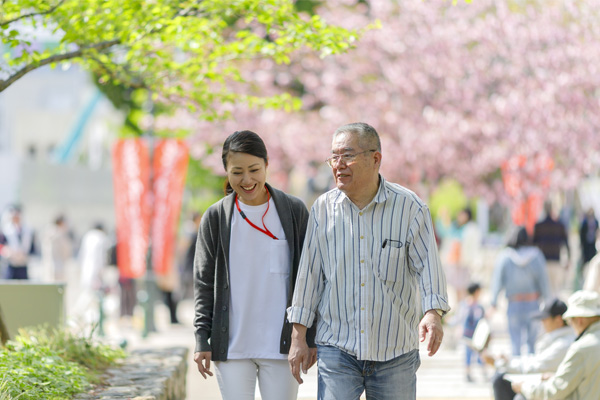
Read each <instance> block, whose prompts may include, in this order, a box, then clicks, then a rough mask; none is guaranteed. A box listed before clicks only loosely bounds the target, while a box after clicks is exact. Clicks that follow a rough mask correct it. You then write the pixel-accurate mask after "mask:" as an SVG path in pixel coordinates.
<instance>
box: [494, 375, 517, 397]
mask: <svg viewBox="0 0 600 400" xmlns="http://www.w3.org/2000/svg"><path fill="white" fill-rule="evenodd" d="M492 382H493V384H492V385H493V388H494V399H495V400H513V399H514V398H515V396H516V393H515V392H514V391H513V390H512V387H511V386H510V382H509V381H507V380H506V379H504V374H503V373H502V374H496V375H494V378H493V379H492Z"/></svg>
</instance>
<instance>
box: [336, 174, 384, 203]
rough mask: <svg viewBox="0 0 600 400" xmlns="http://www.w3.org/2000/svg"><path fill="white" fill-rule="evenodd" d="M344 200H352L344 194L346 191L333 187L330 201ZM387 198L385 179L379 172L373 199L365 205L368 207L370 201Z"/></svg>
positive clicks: (382, 200)
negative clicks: (377, 185) (377, 184)
mask: <svg viewBox="0 0 600 400" xmlns="http://www.w3.org/2000/svg"><path fill="white" fill-rule="evenodd" d="M344 200H348V201H349V202H352V201H351V200H350V199H349V198H348V196H346V193H344V192H342V191H341V190H340V189H337V188H336V189H334V193H333V196H331V200H330V201H331V202H332V203H343V202H344ZM386 200H387V181H386V180H385V178H384V177H383V176H381V174H379V188H378V189H377V193H375V197H373V200H371V202H370V203H369V204H367V206H366V207H365V208H367V207H369V205H370V204H371V203H383V202H384V201H386Z"/></svg>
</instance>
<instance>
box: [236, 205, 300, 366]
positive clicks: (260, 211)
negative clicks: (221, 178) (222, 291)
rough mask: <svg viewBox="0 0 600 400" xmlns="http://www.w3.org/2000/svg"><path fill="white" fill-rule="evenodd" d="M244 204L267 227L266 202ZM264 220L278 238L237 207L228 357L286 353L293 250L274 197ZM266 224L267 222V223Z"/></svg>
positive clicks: (273, 356)
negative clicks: (284, 337)
mask: <svg viewBox="0 0 600 400" xmlns="http://www.w3.org/2000/svg"><path fill="white" fill-rule="evenodd" d="M239 205H240V208H241V209H242V211H243V212H244V214H246V217H247V218H248V219H250V221H252V222H253V223H254V225H256V226H258V227H260V228H263V224H262V217H263V215H264V213H265V211H266V209H267V203H265V204H262V205H260V206H249V205H247V204H244V203H242V202H241V201H240V202H239ZM264 222H265V226H266V227H267V228H268V229H269V231H271V232H272V233H273V234H274V235H275V236H276V237H277V238H278V239H279V240H274V239H272V238H271V237H269V236H267V235H266V234H264V233H262V232H260V231H259V230H257V229H255V228H253V227H252V226H250V224H249V223H248V222H247V221H245V220H244V219H243V218H242V216H241V215H240V213H239V212H238V210H237V207H235V208H234V210H233V218H232V221H231V237H230V240H231V241H230V247H229V277H230V284H231V299H230V309H229V354H228V358H229V359H242V358H267V359H287V356H286V355H285V354H280V353H279V343H280V339H281V327H282V326H283V322H284V318H285V310H286V301H287V297H288V287H289V279H290V250H289V247H288V243H287V240H286V238H285V234H284V232H283V227H282V226H281V221H280V219H279V215H278V214H277V209H276V208H275V204H274V203H273V199H270V200H269V211H268V213H267V215H266V216H265V218H264ZM263 229H264V228H263Z"/></svg>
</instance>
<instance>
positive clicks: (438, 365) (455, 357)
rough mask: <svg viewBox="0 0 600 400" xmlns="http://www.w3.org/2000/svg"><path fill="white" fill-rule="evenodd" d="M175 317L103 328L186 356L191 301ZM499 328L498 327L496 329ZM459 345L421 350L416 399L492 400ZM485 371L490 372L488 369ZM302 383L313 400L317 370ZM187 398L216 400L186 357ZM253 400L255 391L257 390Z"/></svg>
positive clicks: (500, 348) (212, 382)
mask: <svg viewBox="0 0 600 400" xmlns="http://www.w3.org/2000/svg"><path fill="white" fill-rule="evenodd" d="M178 312H179V316H180V320H181V321H186V323H185V324H180V325H170V324H169V323H168V315H167V309H166V307H164V306H162V304H157V306H156V326H157V332H155V333H151V334H150V335H149V336H148V337H147V338H141V336H140V334H139V331H140V330H139V328H140V325H141V321H139V320H135V319H134V322H133V324H131V326H129V327H126V326H123V324H117V323H116V322H114V321H113V322H109V323H107V324H106V327H105V330H106V333H107V337H108V338H109V340H113V341H115V342H119V341H121V340H122V339H126V340H127V342H128V349H134V348H140V347H169V346H187V347H188V348H189V350H190V355H191V354H192V353H193V350H194V349H193V345H194V338H193V329H192V326H191V322H189V323H188V322H187V321H191V320H192V317H193V307H192V303H191V301H184V302H182V303H180V306H179V310H178ZM500 329H501V328H500ZM492 350H493V351H494V352H505V353H506V350H508V340H507V338H506V337H505V335H504V334H503V333H501V332H500V334H499V335H497V337H496V338H495V341H494V343H493V346H492ZM463 364H464V362H463V348H462V346H457V348H456V349H452V348H450V345H447V344H444V345H443V347H442V348H441V350H440V352H438V354H436V355H435V356H434V357H428V356H427V354H426V352H424V351H422V352H421V367H420V368H419V371H418V373H417V394H418V396H417V398H418V399H423V400H425V399H428V400H434V399H465V400H492V399H493V395H492V391H491V385H490V383H489V381H487V380H485V379H484V377H483V376H482V374H481V371H480V370H479V369H478V368H474V370H473V373H472V375H473V378H474V379H475V382H474V383H467V382H466V380H465V372H464V367H463ZM488 373H489V374H490V375H491V373H492V371H491V370H489V371H488ZM304 382H305V383H304V384H303V385H301V386H300V389H299V395H298V398H299V399H304V400H308V399H311V400H314V399H316V392H317V373H316V367H313V368H312V369H311V370H310V371H309V372H308V374H307V375H306V376H305V377H304ZM187 393H188V397H187V399H188V400H220V399H221V396H220V394H219V388H218V384H217V380H216V378H215V377H212V378H209V379H207V380H204V379H203V378H202V376H200V374H199V373H198V372H197V369H196V365H195V363H194V362H193V360H192V358H191V356H190V362H189V370H188V379H187ZM256 393H257V399H260V397H259V391H258V390H257V392H256Z"/></svg>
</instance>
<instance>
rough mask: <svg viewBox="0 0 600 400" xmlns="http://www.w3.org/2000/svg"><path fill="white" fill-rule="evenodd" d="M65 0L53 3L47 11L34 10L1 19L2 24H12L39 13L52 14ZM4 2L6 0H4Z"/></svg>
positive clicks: (0, 23) (0, 24)
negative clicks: (4, 19)
mask: <svg viewBox="0 0 600 400" xmlns="http://www.w3.org/2000/svg"><path fill="white" fill-rule="evenodd" d="M64 2H65V0H60V1H59V2H58V3H56V4H55V5H53V6H52V7H50V8H49V9H47V10H46V11H40V12H32V13H29V14H23V15H19V16H18V17H15V18H13V19H8V20H6V21H0V26H6V25H10V24H12V23H13V22H16V21H18V20H21V19H24V18H29V17H35V16H38V15H46V14H51V13H53V12H54V11H55V10H56V9H57V8H58V7H60V5H61V4H62V3H64ZM2 3H4V1H3V2H2Z"/></svg>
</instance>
